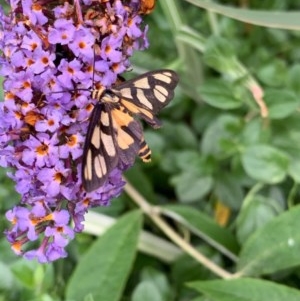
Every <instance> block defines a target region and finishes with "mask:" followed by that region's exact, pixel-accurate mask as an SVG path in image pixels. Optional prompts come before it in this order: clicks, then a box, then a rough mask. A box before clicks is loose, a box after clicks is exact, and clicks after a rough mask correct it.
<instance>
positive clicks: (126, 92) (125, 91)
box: [120, 88, 132, 99]
mask: <svg viewBox="0 0 300 301" xmlns="http://www.w3.org/2000/svg"><path fill="white" fill-rule="evenodd" d="M120 93H121V94H122V96H123V97H124V98H129V99H132V94H131V89H130V88H124V89H121V90H120Z"/></svg>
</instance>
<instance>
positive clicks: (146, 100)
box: [111, 69, 179, 127]
mask: <svg viewBox="0 0 300 301" xmlns="http://www.w3.org/2000/svg"><path fill="white" fill-rule="evenodd" d="M178 80H179V77H178V75H177V73H176V72H174V71H172V70H168V69H163V70H157V71H150V72H147V73H145V74H142V75H140V76H138V77H136V78H134V79H131V80H128V81H126V82H124V83H122V84H120V85H118V86H116V87H114V88H113V89H111V91H112V92H113V93H114V94H116V95H118V96H119V97H120V103H121V104H122V105H123V106H124V107H125V108H126V109H127V110H129V111H130V112H131V113H133V114H136V115H138V116H140V117H141V118H143V119H144V120H145V121H146V122H148V123H149V124H150V125H151V126H153V127H159V126H160V122H159V120H158V119H157V118H156V117H155V116H154V115H155V114H156V113H158V112H159V111H160V110H161V109H162V108H163V107H165V106H166V105H167V104H168V103H169V102H170V101H171V100H172V98H173V97H174V89H175V87H176V86H177V84H178Z"/></svg>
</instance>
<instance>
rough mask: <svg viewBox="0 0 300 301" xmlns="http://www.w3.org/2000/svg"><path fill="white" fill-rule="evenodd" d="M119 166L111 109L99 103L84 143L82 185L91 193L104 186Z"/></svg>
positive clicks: (92, 115) (95, 108) (94, 110)
mask: <svg viewBox="0 0 300 301" xmlns="http://www.w3.org/2000/svg"><path fill="white" fill-rule="evenodd" d="M117 164H118V147H117V143H116V132H115V128H114V123H113V120H112V116H111V108H110V106H109V105H107V104H105V103H101V102H98V103H97V104H96V105H95V107H94V109H93V112H92V114H91V117H90V123H89V127H88V131H87V135H86V139H85V143H84V150H83V161H82V184H83V187H84V189H85V191H87V192H91V191H93V190H96V189H97V188H99V187H100V186H101V185H103V184H104V182H105V181H106V179H107V177H108V175H109V174H110V172H111V171H112V170H113V169H114V168H115V167H116V166H117Z"/></svg>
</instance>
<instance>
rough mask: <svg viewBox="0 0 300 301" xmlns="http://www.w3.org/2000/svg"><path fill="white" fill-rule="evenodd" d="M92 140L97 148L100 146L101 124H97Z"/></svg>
mask: <svg viewBox="0 0 300 301" xmlns="http://www.w3.org/2000/svg"><path fill="white" fill-rule="evenodd" d="M91 142H92V144H93V145H94V146H95V147H96V148H98V149H99V148H100V127H99V125H97V126H95V128H94V131H93V135H92V139H91Z"/></svg>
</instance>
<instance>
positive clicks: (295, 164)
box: [288, 159, 300, 183]
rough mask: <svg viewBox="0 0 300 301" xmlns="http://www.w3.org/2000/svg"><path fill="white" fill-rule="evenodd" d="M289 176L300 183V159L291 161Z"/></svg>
mask: <svg viewBox="0 0 300 301" xmlns="http://www.w3.org/2000/svg"><path fill="white" fill-rule="evenodd" d="M288 174H289V175H290V176H291V178H292V179H293V180H294V181H295V182H296V183H300V159H298V160H295V159H293V160H291V164H290V166H289V171H288Z"/></svg>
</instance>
